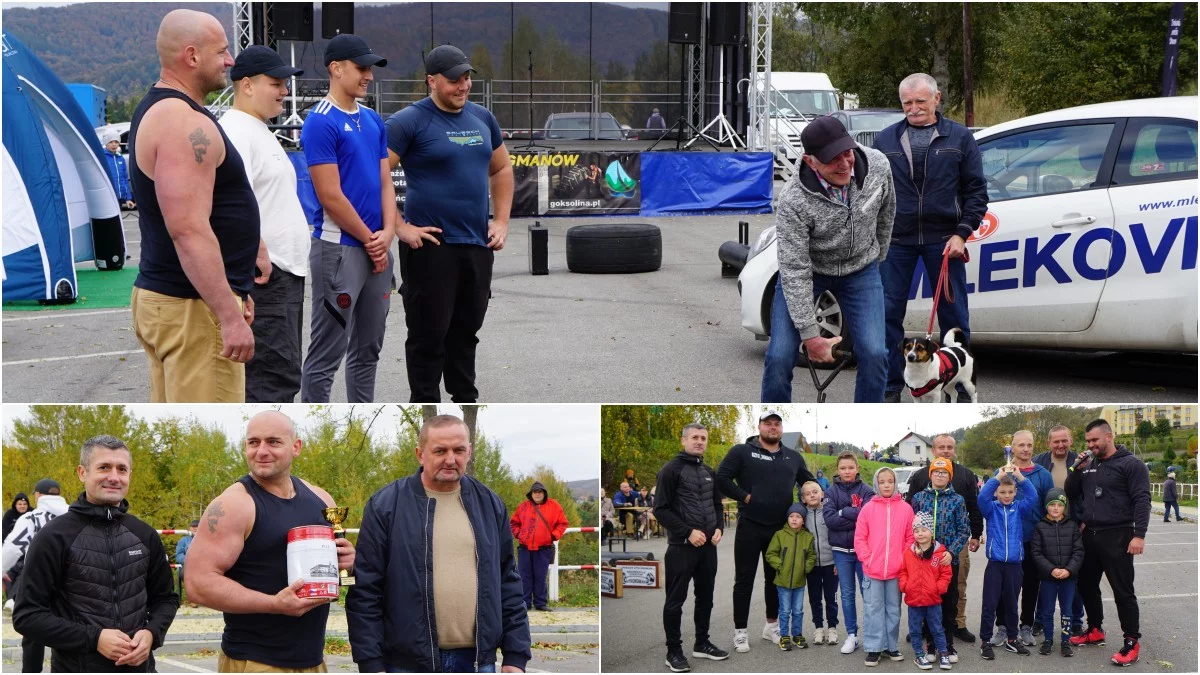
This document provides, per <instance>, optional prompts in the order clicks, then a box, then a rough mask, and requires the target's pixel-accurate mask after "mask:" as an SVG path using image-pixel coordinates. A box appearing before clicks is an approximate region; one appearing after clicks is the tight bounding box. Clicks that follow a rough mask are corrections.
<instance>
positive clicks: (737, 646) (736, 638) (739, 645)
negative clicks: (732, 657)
mask: <svg viewBox="0 0 1200 675" xmlns="http://www.w3.org/2000/svg"><path fill="white" fill-rule="evenodd" d="M733 651H735V652H737V653H739V654H745V653H746V652H748V651H750V638H748V637H746V631H745V630H735V631H733Z"/></svg>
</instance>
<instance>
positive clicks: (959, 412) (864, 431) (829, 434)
mask: <svg viewBox="0 0 1200 675" xmlns="http://www.w3.org/2000/svg"><path fill="white" fill-rule="evenodd" d="M773 407H774V408H776V409H777V410H779V412H780V413H782V414H783V415H784V421H783V430H784V431H785V432H789V431H799V432H801V433H803V434H804V437H805V438H806V439H808V442H809V443H814V442H817V443H826V442H831V441H842V442H845V443H853V444H855V445H857V446H859V447H860V448H867V449H869V448H870V447H871V444H872V443H878V444H879V447H881V448H885V447H887V446H889V445H892V444H893V443H896V442H897V441H899V440H900V439H901V438H903V437H904V435H905V434H907V433H908V432H909V431H913V430H914V429H915V430H916V432H917V433H919V434H921V435H923V436H931V435H933V434H937V433H942V432H945V431H953V430H955V429H957V428H959V427H969V426H971V425H973V424H976V423H978V422H982V421H983V415H982V414H980V412H979V410H980V409H979V406H974V405H915V404H910V405H894V404H887V403H853V404H826V405H816V404H808V405H806V404H799V403H794V404H791V405H779V406H773ZM767 408H768V406H765V405H756V406H755V407H754V410H755V411H756V413H757V414H761V413H762V412H763V411H765V410H767ZM757 414H756V415H755V419H754V420H753V422H751V423H746V422H743V424H742V425H741V427H740V429H741V431H740V433H739V434H738V435H739V437H740V438H745V437H747V436H752V435H754V434H757V433H758V420H757ZM818 424H819V426H820V428H818ZM1013 431H1016V429H1014V430H1013Z"/></svg>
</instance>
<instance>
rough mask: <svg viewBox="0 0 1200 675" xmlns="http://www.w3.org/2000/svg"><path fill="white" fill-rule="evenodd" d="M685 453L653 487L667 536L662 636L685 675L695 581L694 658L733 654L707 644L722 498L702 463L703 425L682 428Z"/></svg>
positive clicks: (671, 663) (672, 663)
mask: <svg viewBox="0 0 1200 675" xmlns="http://www.w3.org/2000/svg"><path fill="white" fill-rule="evenodd" d="M680 440H681V443H682V444H683V451H682V452H680V453H679V454H678V455H675V458H674V459H672V460H671V461H669V462H667V463H666V464H665V465H664V466H663V468H662V469H661V470H660V471H659V472H658V478H657V479H656V480H655V481H654V484H655V491H656V492H655V497H654V500H655V501H654V517H656V518H658V522H659V523H660V524H661V525H662V527H663V529H665V530H666V531H667V554H666V556H665V560H664V566H665V567H666V579H667V600H666V602H665V603H664V604H663V630H664V631H665V632H666V634H667V667H668V668H670V669H671V670H672V672H676V673H682V672H686V671H689V670H691V669H692V666H691V665H690V664H689V663H688V661H687V659H686V658H685V657H684V656H683V636H682V628H681V625H680V624H681V623H682V621H683V603H684V601H685V600H687V591H688V582H690V581H693V580H694V581H695V586H696V609H695V614H694V615H693V616H694V619H695V622H696V641H695V643H694V646H693V647H692V656H694V657H696V658H701V659H712V660H714V661H721V660H723V659H726V658H728V657H729V652H727V651H725V650H723V649H720V648H719V647H717V646H716V645H714V644H713V643H712V642H711V641H710V640H709V638H708V619H709V616H710V615H711V614H712V606H713V588H714V587H715V585H716V580H717V544H719V543H721V531H722V526H723V525H724V519H723V518H722V515H723V514H722V508H723V507H722V505H721V493H720V492H719V491H718V490H717V481H716V476H715V475H714V474H713V470H712V469H711V468H710V467H708V466H707V465H706V464H705V463H704V451H705V449H706V448H707V447H708V430H707V429H705V428H704V425H702V424H699V423H693V424H688V425H687V426H685V427H683V432H682V434H681V439H680Z"/></svg>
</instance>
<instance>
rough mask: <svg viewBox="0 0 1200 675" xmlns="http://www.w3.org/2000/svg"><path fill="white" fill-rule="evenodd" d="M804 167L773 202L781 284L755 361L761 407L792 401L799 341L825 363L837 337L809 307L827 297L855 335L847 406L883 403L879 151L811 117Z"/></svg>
mask: <svg viewBox="0 0 1200 675" xmlns="http://www.w3.org/2000/svg"><path fill="white" fill-rule="evenodd" d="M800 142H801V143H802V144H803V145H804V155H803V157H802V159H803V164H802V165H801V166H800V169H799V171H797V173H796V175H795V177H794V178H792V180H791V181H790V182H789V183H788V184H787V186H786V187H784V189H783V192H782V193H781V194H780V196H779V201H778V205H777V207H776V211H775V230H776V235H777V236H778V237H779V280H778V281H777V282H776V285H775V300H774V304H773V305H772V307H771V342H770V343H769V344H768V346H767V355H766V359H765V362H764V364H763V382H762V400H763V402H764V403H766V402H770V403H791V401H792V371H793V369H795V367H796V362H797V356H798V354H799V351H800V346H801V343H803V345H804V347H805V348H806V349H807V351H808V356H809V358H810V359H812V360H814V361H818V362H830V361H833V355H832V350H833V347H834V346H835V345H837V344H838V343H839V342H841V338H840V337H833V338H824V337H821V334H820V329H819V328H818V327H817V317H816V310H815V307H814V304H815V302H816V299H817V298H818V297H819V296H820V295H821V293H823V292H825V291H827V290H828V291H832V292H833V293H834V294H835V295H836V296H837V300H838V305H839V306H840V307H841V312H842V318H843V320H844V322H845V325H846V327H847V328H848V329H849V331H850V334H851V335H852V336H853V337H854V355H855V356H856V357H857V359H858V377H857V380H856V382H855V388H854V402H855V403H879V402H880V401H882V400H883V388H884V381H885V380H886V378H887V347H888V346H887V345H886V344H884V322H883V319H884V313H883V309H884V303H883V283H882V281H881V280H880V276H879V263H880V261H882V260H883V259H884V258H885V257H886V256H887V249H888V244H889V243H890V241H891V234H892V218H893V216H894V215H895V212H896V193H895V190H894V188H893V187H892V171H891V168H890V166H889V165H888V161H887V158H886V157H884V155H883V153H881V152H879V151H877V150H873V149H871V148H866V147H863V146H860V145H858V144H857V143H855V142H854V139H852V138H850V134H848V133H847V132H846V129H845V127H843V126H842V123H841V122H839V121H837V120H836V119H834V118H832V117H818V118H817V119H815V120H813V121H812V122H809V123H808V125H807V126H806V127H804V131H803V132H802V133H801V134H800Z"/></svg>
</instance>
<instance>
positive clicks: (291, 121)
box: [283, 40, 304, 143]
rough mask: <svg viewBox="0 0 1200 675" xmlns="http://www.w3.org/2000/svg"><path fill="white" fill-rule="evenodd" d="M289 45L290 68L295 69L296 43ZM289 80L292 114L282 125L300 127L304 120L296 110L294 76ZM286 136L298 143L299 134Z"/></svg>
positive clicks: (291, 133) (290, 133)
mask: <svg viewBox="0 0 1200 675" xmlns="http://www.w3.org/2000/svg"><path fill="white" fill-rule="evenodd" d="M290 44H291V46H292V67H293V68H295V67H296V42H295V40H292V41H290ZM290 79H291V84H289V85H288V88H289V91H288V99H289V100H291V102H292V114H291V115H288V118H287V119H285V120H284V121H283V124H284V125H285V126H287V125H296V126H300V125H303V124H304V119H303V118H301V117H300V110H299V109H298V107H297V104H296V76H295V75H292V76H291V78H290ZM288 136H289V137H290V139H291V141H292V142H293V143H299V142H300V132H298V131H292V132H289V133H288Z"/></svg>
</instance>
